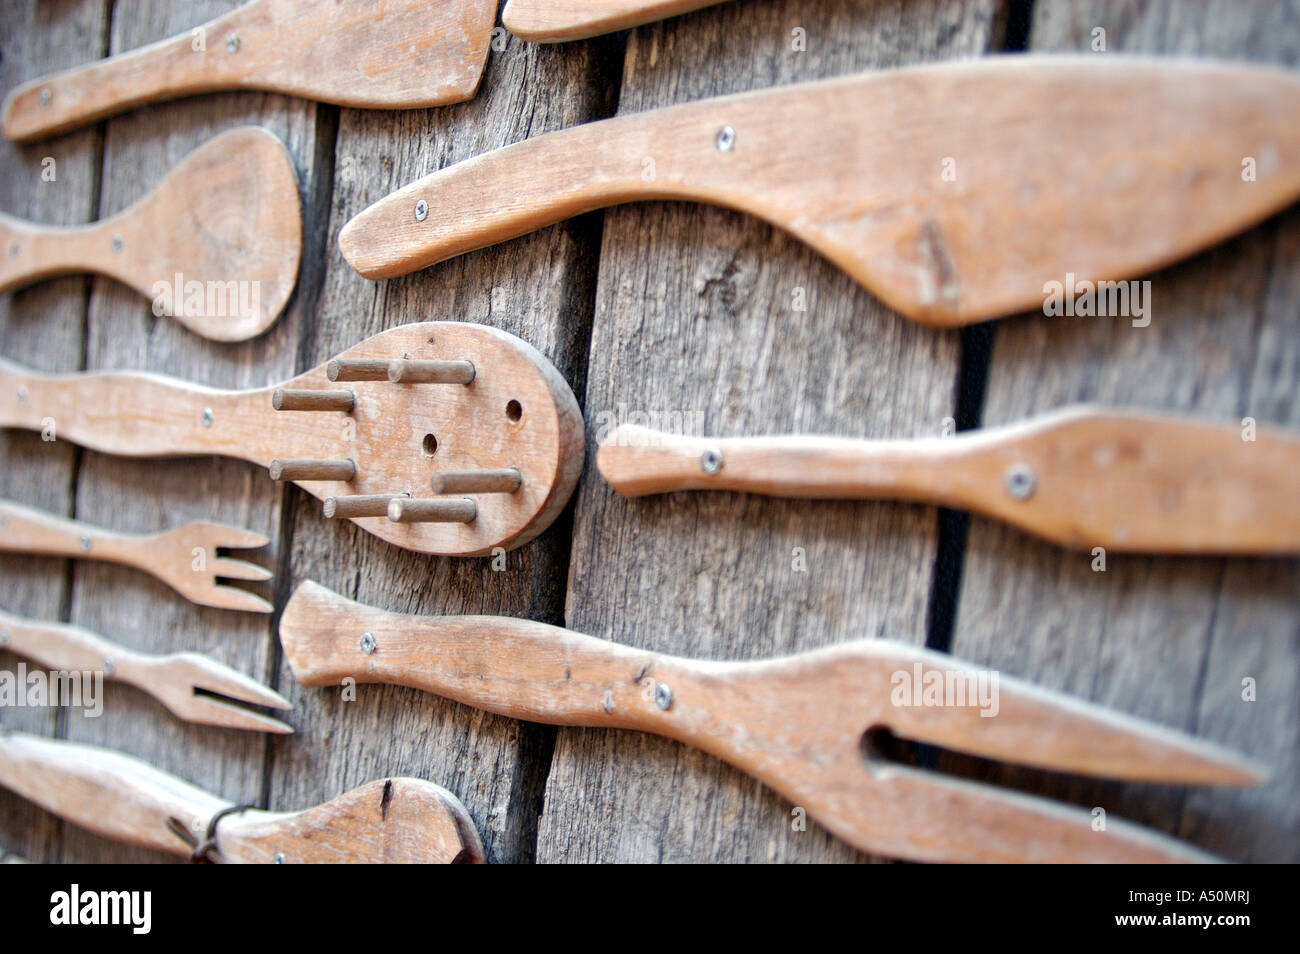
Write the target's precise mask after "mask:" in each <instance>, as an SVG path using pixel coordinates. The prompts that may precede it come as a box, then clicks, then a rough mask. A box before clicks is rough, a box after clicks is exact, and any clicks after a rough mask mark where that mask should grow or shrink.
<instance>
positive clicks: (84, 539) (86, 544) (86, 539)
mask: <svg viewBox="0 0 1300 954" xmlns="http://www.w3.org/2000/svg"><path fill="white" fill-rule="evenodd" d="M81 549H83V550H89V549H90V534H88V533H83V534H82V535H81Z"/></svg>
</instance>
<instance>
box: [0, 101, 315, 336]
mask: <svg viewBox="0 0 1300 954" xmlns="http://www.w3.org/2000/svg"><path fill="white" fill-rule="evenodd" d="M301 258H302V204H301V201H300V200H299V197H298V176H297V173H296V172H295V171H294V168H293V160H292V159H291V158H290V157H289V153H288V151H287V150H286V149H285V148H284V144H283V143H281V142H280V140H279V139H277V138H276V137H275V136H274V135H272V134H271V133H269V132H267V131H266V130H265V129H260V128H258V127H256V126H245V127H242V128H240V129H232V130H230V131H229V132H226V133H223V134H222V135H220V136H217V137H216V138H215V139H213V140H212V141H211V142H208V143H207V144H205V145H203V146H201V147H200V148H198V149H196V150H195V151H194V152H192V153H190V154H189V155H188V156H187V157H186V158H185V159H184V160H183V161H181V162H180V163H179V164H178V165H177V166H176V168H174V169H173V170H172V171H171V172H170V173H169V174H168V175H167V177H166V178H165V179H163V181H162V182H161V183H159V184H158V186H157V187H155V188H154V190H153V191H152V192H150V193H149V194H148V195H146V196H144V198H142V199H140V200H139V201H138V202H136V203H135V204H134V205H132V206H131V207H130V208H128V209H125V210H123V211H121V212H119V213H118V214H117V215H114V216H112V217H111V218H108V219H104V220H103V221H100V222H95V223H92V224H91V225H82V226H72V227H64V228H57V227H54V226H48V225H35V224H33V223H30V222H24V221H22V220H20V219H16V218H13V217H12V216H8V215H4V214H2V213H0V292H4V291H10V290H12V289H15V288H19V287H21V286H23V285H27V284H30V283H32V282H34V281H38V280H40V279H42V278H50V277H52V276H54V275H62V274H67V273H70V272H95V273H97V274H100V275H107V276H108V277H109V278H114V279H116V280H117V281H120V282H122V283H123V284H124V285H130V286H131V287H132V288H134V289H135V290H136V291H138V292H140V294H142V295H145V296H146V297H148V298H150V299H151V300H152V301H153V303H154V305H153V307H154V313H155V314H157V315H171V316H173V317H175V318H176V319H177V320H178V321H180V322H181V324H183V325H185V327H187V328H189V329H190V330H191V331H193V332H194V333H195V334H199V335H202V336H203V337H205V338H211V339H213V340H215V341H242V340H244V339H246V338H252V337H254V336H255V335H259V334H261V333H262V332H263V331H265V330H266V329H267V328H269V327H270V326H271V323H272V322H274V321H275V319H276V318H277V317H278V316H279V314H280V312H281V311H283V310H284V306H285V304H286V303H287V302H288V301H289V296H290V294H291V293H292V292H293V286H294V284H295V283H296V282H297V279H298V264H299V261H300V260H301Z"/></svg>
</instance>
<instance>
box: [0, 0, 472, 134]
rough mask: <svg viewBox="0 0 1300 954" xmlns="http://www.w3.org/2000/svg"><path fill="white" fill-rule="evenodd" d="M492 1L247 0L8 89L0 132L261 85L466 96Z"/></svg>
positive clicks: (343, 98) (368, 100)
mask: <svg viewBox="0 0 1300 954" xmlns="http://www.w3.org/2000/svg"><path fill="white" fill-rule="evenodd" d="M496 10H497V5H496V0H442V2H439V3H429V2H428V0H385V2H384V3H383V4H382V5H379V6H376V4H374V3H372V2H370V0H328V2H322V0H253V2H251V3H245V4H244V5H243V6H241V7H238V8H237V9H235V10H232V11H231V12H230V13H227V14H225V15H224V16H221V17H217V18H216V19H215V20H212V21H210V22H208V23H205V24H204V25H202V26H199V27H196V28H194V29H191V30H186V31H185V32H184V33H181V34H178V35H177V36H174V37H172V38H171V39H169V40H163V41H161V42H158V43H154V44H152V45H151V46H146V47H141V48H140V49H138V50H132V51H131V52H129V53H121V54H119V55H117V56H114V57H110V58H109V59H106V60H101V61H100V62H98V63H91V64H89V65H88V66H81V67H77V68H76V69H71V70H65V71H64V72H62V73H55V74H54V75H52V76H45V77H42V78H40V79H37V80H32V81H31V82H29V83H24V84H23V85H22V86H19V87H17V88H16V89H14V90H12V91H11V92H10V93H9V95H8V96H7V97H5V101H4V106H3V118H2V119H0V123H2V124H3V129H4V134H5V135H6V136H7V137H8V138H10V139H15V140H18V141H20V142H27V141H30V140H33V139H40V138H42V137H44V136H51V135H53V134H55V133H58V132H63V131H64V130H68V129H74V128H76V127H77V126H82V125H85V124H86V123H91V122H94V121H95V120H97V119H103V118H104V117H105V116H111V115H113V114H114V113H118V112H123V111H125V110H127V109H131V108H133V107H135V106H142V105H144V104H145V103H155V102H159V101H162V100H167V99H174V98H176V97H178V96H188V95H192V94H194V93H209V92H213V91H215V90H223V89H260V90H267V91H269V92H273V93H287V94H288V95H290V96H302V97H305V98H307V99H315V100H319V101H321V102H324V103H333V104H335V105H337V106H350V107H354V108H358V109H409V108H413V107H423V106H438V105H441V104H443V103H456V102H460V101H461V100H464V99H469V98H470V97H471V96H473V95H474V93H475V91H476V90H477V89H478V84H479V80H480V78H481V77H482V75H483V66H484V64H485V63H486V62H487V54H488V43H489V41H490V40H491V38H492V25H493V24H494V23H495V22H496Z"/></svg>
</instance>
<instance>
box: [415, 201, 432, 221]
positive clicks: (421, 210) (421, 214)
mask: <svg viewBox="0 0 1300 954" xmlns="http://www.w3.org/2000/svg"><path fill="white" fill-rule="evenodd" d="M428 217H429V203H428V202H426V201H425V200H424V199H419V200H417V201H416V203H415V221H417V222H423V221H424V220H425V219H426V218H428Z"/></svg>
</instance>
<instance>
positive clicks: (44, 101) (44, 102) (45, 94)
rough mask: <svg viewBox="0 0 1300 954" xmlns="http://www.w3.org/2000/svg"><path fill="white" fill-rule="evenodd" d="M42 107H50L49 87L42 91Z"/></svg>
mask: <svg viewBox="0 0 1300 954" xmlns="http://www.w3.org/2000/svg"><path fill="white" fill-rule="evenodd" d="M41 105H42V106H48V105H50V91H49V88H48V87H47V88H46V89H43V90H41Z"/></svg>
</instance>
